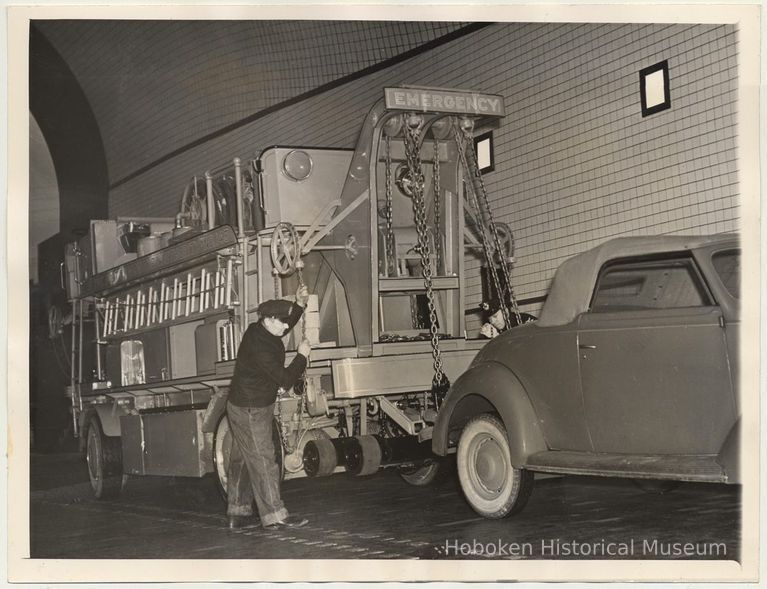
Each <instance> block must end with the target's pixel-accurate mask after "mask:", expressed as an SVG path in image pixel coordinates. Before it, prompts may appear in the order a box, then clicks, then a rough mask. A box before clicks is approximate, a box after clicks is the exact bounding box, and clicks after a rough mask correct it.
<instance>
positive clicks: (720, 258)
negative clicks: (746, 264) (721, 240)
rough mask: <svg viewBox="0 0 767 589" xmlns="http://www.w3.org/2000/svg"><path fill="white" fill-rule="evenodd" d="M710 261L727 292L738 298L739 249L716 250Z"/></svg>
mask: <svg viewBox="0 0 767 589" xmlns="http://www.w3.org/2000/svg"><path fill="white" fill-rule="evenodd" d="M711 262H712V263H713V264H714V269H715V270H716V273H717V274H719V278H720V279H721V280H722V284H724V287H725V288H726V289H727V292H729V293H730V294H731V295H732V296H734V297H735V298H736V299H737V298H740V250H727V251H724V252H716V253H715V254H714V255H713V256H711Z"/></svg>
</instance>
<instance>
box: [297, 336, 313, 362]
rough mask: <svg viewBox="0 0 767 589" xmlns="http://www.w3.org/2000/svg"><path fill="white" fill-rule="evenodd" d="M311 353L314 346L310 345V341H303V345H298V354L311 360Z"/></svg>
mask: <svg viewBox="0 0 767 589" xmlns="http://www.w3.org/2000/svg"><path fill="white" fill-rule="evenodd" d="M311 351H312V346H311V344H310V343H309V340H308V339H302V340H301V343H300V344H298V350H297V352H298V353H299V354H301V355H302V356H305V357H306V359H307V360H308V359H309V354H310V353H311Z"/></svg>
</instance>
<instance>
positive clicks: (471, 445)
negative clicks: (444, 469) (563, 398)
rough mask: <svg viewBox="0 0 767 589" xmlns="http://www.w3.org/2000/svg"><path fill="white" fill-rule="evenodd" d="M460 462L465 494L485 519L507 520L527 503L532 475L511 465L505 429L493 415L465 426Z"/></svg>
mask: <svg viewBox="0 0 767 589" xmlns="http://www.w3.org/2000/svg"><path fill="white" fill-rule="evenodd" d="M457 462H458V479H459V480H460V482H461V489H462V490H463V494H464V495H465V496H466V500H467V501H468V502H469V505H471V508H472V509H473V510H474V511H476V512H477V513H478V514H479V515H481V516H482V517H487V518H490V519H500V518H503V517H507V516H509V515H512V514H514V513H518V512H519V511H521V510H522V508H523V507H524V506H525V504H526V503H527V500H528V498H529V497H530V493H531V491H532V490H533V475H532V473H530V472H528V471H526V470H522V469H518V468H514V467H513V466H512V465H511V451H510V449H509V441H508V438H507V437H506V428H504V426H503V423H502V422H501V421H500V419H498V418H497V417H495V416H494V415H490V414H483V415H478V416H476V417H474V418H473V419H471V421H469V423H467V424H466V427H464V428H463V432H462V433H461V438H460V440H459V441H458V455H457Z"/></svg>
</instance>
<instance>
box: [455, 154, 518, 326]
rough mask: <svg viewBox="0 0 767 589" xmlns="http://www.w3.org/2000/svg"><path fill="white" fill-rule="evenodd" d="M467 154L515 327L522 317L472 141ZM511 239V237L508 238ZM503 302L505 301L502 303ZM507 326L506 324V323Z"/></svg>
mask: <svg viewBox="0 0 767 589" xmlns="http://www.w3.org/2000/svg"><path fill="white" fill-rule="evenodd" d="M468 145H469V152H470V155H471V162H472V164H474V169H475V171H476V172H475V173H476V178H477V179H478V180H479V188H480V196H481V197H482V204H483V205H484V207H485V212H486V213H487V218H488V220H489V221H490V231H491V233H492V234H493V241H494V242H495V251H496V252H497V254H498V259H499V260H500V261H501V270H502V271H503V277H504V280H505V282H506V290H507V292H508V294H509V301H510V302H511V308H512V310H513V311H514V317H515V318H516V320H517V325H521V324H522V316H521V315H520V313H519V305H518V304H517V297H516V296H515V295H514V289H513V288H512V285H511V272H510V271H509V264H508V260H507V259H506V256H505V255H503V253H504V252H503V249H502V248H501V238H500V237H499V235H498V227H496V225H495V221H494V220H493V211H492V209H491V208H490V201H489V199H488V197H487V189H486V188H485V180H484V178H482V172H481V171H480V169H479V162H478V161H477V153H476V151H475V150H474V141H473V140H472V141H468ZM510 238H511V237H510ZM504 302H505V301H504ZM506 325H508V323H506Z"/></svg>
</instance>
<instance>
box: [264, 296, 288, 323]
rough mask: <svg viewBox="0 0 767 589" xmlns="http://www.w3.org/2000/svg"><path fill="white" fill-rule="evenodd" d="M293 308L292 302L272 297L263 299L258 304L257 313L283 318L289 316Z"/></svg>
mask: <svg viewBox="0 0 767 589" xmlns="http://www.w3.org/2000/svg"><path fill="white" fill-rule="evenodd" d="M292 310H293V303H291V302H290V301H283V300H277V299H272V300H270V301H264V302H263V303H261V304H260V305H259V306H258V314H259V316H261V317H275V318H277V319H281V320H283V321H284V320H285V319H287V318H288V317H290V312H291V311H292Z"/></svg>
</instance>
